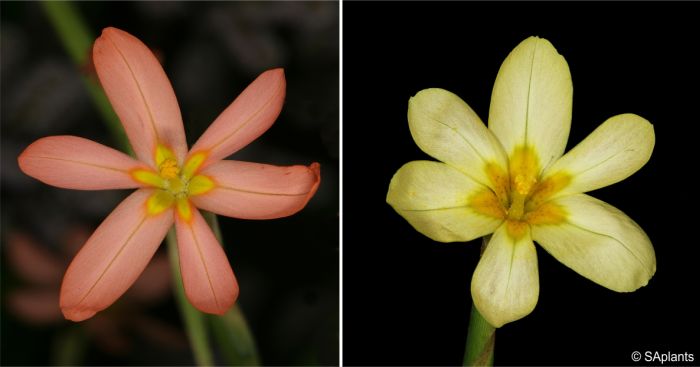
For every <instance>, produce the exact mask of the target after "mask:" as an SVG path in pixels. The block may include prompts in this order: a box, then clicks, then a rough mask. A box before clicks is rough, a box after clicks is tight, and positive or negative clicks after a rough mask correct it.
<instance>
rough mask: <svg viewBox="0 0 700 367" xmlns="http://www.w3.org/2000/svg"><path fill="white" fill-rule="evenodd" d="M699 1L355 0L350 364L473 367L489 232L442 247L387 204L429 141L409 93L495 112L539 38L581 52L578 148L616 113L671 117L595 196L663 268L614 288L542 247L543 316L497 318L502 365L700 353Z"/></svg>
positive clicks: (350, 33) (576, 79)
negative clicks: (515, 66)
mask: <svg viewBox="0 0 700 367" xmlns="http://www.w3.org/2000/svg"><path fill="white" fill-rule="evenodd" d="M698 14H700V3H698V2H694V3H691V2H686V3H679V2H489V3H485V2H408V3H401V4H397V3H393V2H391V3H386V2H384V3H376V2H345V3H344V4H343V17H344V20H343V27H344V29H343V58H344V59H343V74H344V75H343V88H344V90H343V99H344V101H343V105H344V108H343V127H344V128H343V139H344V144H343V157H344V165H343V180H344V182H343V188H344V190H343V262H344V266H343V271H344V274H343V313H344V315H343V317H344V322H343V359H344V362H345V363H346V364H348V365H357V364H361V365H459V364H461V363H462V357H463V353H464V346H465V341H466V335H467V324H468V321H469V312H470V309H471V294H470V283H471V279H472V274H473V272H474V269H475V267H476V264H477V262H478V259H479V248H480V241H473V242H471V243H451V244H442V243H437V242H433V241H431V240H430V239H428V238H427V237H425V236H423V235H421V234H420V233H418V232H417V231H416V230H415V229H413V228H412V227H411V226H410V225H409V224H408V223H407V222H406V221H405V220H404V219H403V218H401V217H400V216H399V215H398V214H397V213H396V212H394V210H393V209H392V208H391V207H390V206H389V205H388V204H386V202H385V198H386V193H387V189H388V187H389V181H390V180H391V177H392V176H393V174H394V173H395V172H396V171H397V170H398V169H399V167H401V166H402V165H403V164H404V163H406V162H409V161H412V160H420V159H429V160H432V159H433V158H431V157H429V156H428V155H426V154H425V153H423V152H422V151H421V150H420V149H419V148H418V147H417V146H416V144H415V143H414V141H413V139H412V138H411V134H410V132H409V129H408V122H407V119H406V112H407V109H408V99H409V97H411V96H413V95H415V94H416V93H417V92H418V91H420V90H422V89H425V88H430V87H440V88H444V89H447V90H450V91H452V92H454V93H456V94H457V95H458V96H460V97H461V98H462V99H464V101H466V102H467V103H468V104H469V105H470V106H471V107H472V108H473V109H474V111H475V112H476V113H477V114H478V115H479V116H480V117H481V119H482V120H483V121H484V122H486V121H487V118H488V110H489V103H490V99H491V90H492V88H493V83H494V80H495V78H496V74H497V73H498V69H499V68H500V66H501V63H502V62H503V60H504V59H505V58H506V56H507V55H508V53H509V52H510V51H511V50H512V49H513V48H514V47H515V46H516V45H518V44H519V43H520V42H521V41H523V40H524V39H525V38H527V37H529V36H532V35H537V36H540V37H544V38H546V39H548V40H549V41H551V42H552V43H553V44H554V46H555V47H556V48H557V50H558V51H559V53H561V54H562V55H563V56H564V57H565V58H566V60H567V61H568V63H569V66H570V69H571V74H572V78H573V86H574V96H573V120H572V126H571V134H570V138H569V144H568V148H567V149H570V148H571V147H573V146H574V145H575V144H577V143H578V142H580V141H581V140H582V139H583V138H585V137H586V136H587V135H588V134H590V133H591V132H592V131H593V130H594V129H595V128H596V127H597V126H598V125H600V124H601V123H603V121H605V120H606V119H607V118H609V117H612V116H614V115H616V114H620V113H626V112H633V113H636V114H639V115H641V116H643V117H645V118H646V119H648V120H649V121H651V123H652V124H654V129H655V132H656V147H655V149H654V153H653V155H652V157H651V160H650V161H649V162H648V163H647V164H646V166H644V167H643V168H642V169H641V170H639V171H638V172H637V173H635V174H634V175H633V176H632V177H630V178H629V179H626V180H624V181H622V182H620V183H617V184H615V185H612V186H609V187H605V188H602V189H600V190H597V191H595V192H592V193H591V195H592V196H594V197H596V198H599V199H602V200H604V201H606V202H608V203H610V204H611V205H613V206H616V207H618V208H620V209H621V210H622V211H624V212H625V213H627V214H628V215H629V216H630V217H631V218H633V219H634V220H635V221H636V222H637V223H639V225H640V226H641V227H642V228H643V229H644V230H645V231H646V232H647V234H648V235H649V237H650V238H651V241H652V243H653V245H654V248H655V250H656V257H657V264H658V266H657V271H656V275H654V277H653V278H652V279H651V280H650V282H649V284H648V285H647V286H646V287H644V288H641V289H639V290H638V291H636V292H634V293H627V294H625V293H616V292H613V291H611V290H608V289H606V288H604V287H601V286H599V285H597V284H595V283H593V282H591V281H589V280H587V279H585V278H584V277H582V276H580V275H578V274H577V273H575V272H574V271H572V270H570V269H568V268H567V267H566V266H564V265H562V264H561V263H559V262H558V261H557V260H555V259H554V258H553V257H552V256H550V255H549V254H547V252H546V251H544V250H543V249H542V248H541V247H539V246H537V255H538V259H539V275H540V296H539V302H538V304H537V307H536V308H535V310H534V312H532V313H531V314H530V315H528V316H526V317H525V318H523V319H522V320H519V321H516V322H513V323H511V324H507V325H505V326H504V327H503V328H501V329H499V330H498V331H497V332H496V346H495V363H496V364H497V365H642V364H661V363H660V361H658V360H657V361H655V362H645V361H644V360H642V361H641V362H639V363H635V362H634V361H633V360H632V359H631V357H630V356H631V353H632V352H633V351H639V352H641V353H644V352H645V351H652V352H653V351H658V352H660V353H667V352H672V353H684V352H688V353H694V356H695V357H694V362H692V363H688V362H686V363H682V362H677V363H674V364H676V365H689V364H695V365H697V364H698V361H699V360H700V341H699V340H698V332H697V331H698V329H699V327H700V317H699V316H698V315H699V314H698V310H699V309H700V304H698V301H697V297H695V294H696V293H697V289H698V286H697V282H698V270H697V269H698V259H700V250H699V248H700V246H699V244H698V240H697V237H698V236H697V234H695V232H694V231H695V230H696V229H697V228H698V223H697V220H698V219H697V218H698V215H697V206H698V196H697V195H696V194H697V193H696V191H697V185H698V181H697V179H696V178H695V177H696V173H695V171H696V170H697V162H696V159H697V157H698V153H697V149H698V146H699V145H700V144H699V140H698V139H699V137H700V135H699V133H700V128H699V127H698V122H699V118H698V116H699V114H698V109H697V106H698V101H699V100H700V89H698V85H700V72H699V71H698V57H697V46H698V37H699V35H700V33H699V31H698V23H697V17H698Z"/></svg>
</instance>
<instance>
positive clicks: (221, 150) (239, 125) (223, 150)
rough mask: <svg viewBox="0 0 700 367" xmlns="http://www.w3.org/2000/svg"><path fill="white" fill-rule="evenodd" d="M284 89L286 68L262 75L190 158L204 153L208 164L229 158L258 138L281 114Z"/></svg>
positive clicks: (211, 128) (208, 132) (209, 129)
mask: <svg viewBox="0 0 700 367" xmlns="http://www.w3.org/2000/svg"><path fill="white" fill-rule="evenodd" d="M285 88H286V82H285V79H284V70H283V69H273V70H268V71H266V72H264V73H262V74H260V76H259V77H258V78H257V79H255V81H253V83H251V84H250V85H249V86H248V88H246V89H245V90H244V91H243V92H242V93H241V94H240V95H239V96H238V97H237V98H236V99H235V100H234V101H233V103H231V105H229V106H228V107H227V108H226V109H225V110H224V112H222V113H221V115H219V117H217V118H216V120H215V121H214V122H213V123H212V124H211V126H209V128H208V129H207V130H206V131H205V132H204V134H202V137H200V138H199V140H198V141H197V142H196V143H195V144H194V146H193V147H192V150H191V152H192V153H191V154H190V155H192V154H195V153H199V152H202V151H203V152H205V154H207V161H206V163H204V165H206V164H209V163H212V162H215V161H217V160H220V159H223V158H226V157H228V156H229V155H231V154H233V153H235V152H236V151H238V150H240V149H241V148H243V147H245V146H246V145H248V144H249V143H250V142H252V141H253V140H255V139H257V138H258V137H259V136H260V135H262V134H263V133H264V132H265V131H267V129H269V128H270V126H272V124H273V123H274V122H275V120H276V119H277V116H278V115H279V114H280V111H281V110H282V104H283V103H284V95H285ZM203 167H204V166H202V168H203Z"/></svg>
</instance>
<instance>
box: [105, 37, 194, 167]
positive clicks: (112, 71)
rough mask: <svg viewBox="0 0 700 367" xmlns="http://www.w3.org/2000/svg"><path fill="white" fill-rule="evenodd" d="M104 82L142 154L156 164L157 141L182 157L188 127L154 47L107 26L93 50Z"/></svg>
mask: <svg viewBox="0 0 700 367" xmlns="http://www.w3.org/2000/svg"><path fill="white" fill-rule="evenodd" d="M92 53H93V59H94V61H95V69H96V70H97V75H98V77H99V78H100V82H101V83H102V87H103V88H104V89H105V92H106V93H107V97H109V101H110V102H111V103H112V107H114V111H115V112H116V113H117V115H119V119H120V120H121V122H122V124H123V125H124V129H125V130H126V134H127V136H128V137H129V141H130V142H131V146H132V147H133V148H134V152H136V155H137V156H138V158H139V159H140V160H142V161H144V162H146V163H148V164H150V165H152V166H154V167H155V163H154V162H155V152H156V147H157V145H158V144H163V145H165V146H167V147H168V148H170V149H171V150H173V151H174V152H175V154H176V156H177V157H178V159H179V161H180V162H182V161H183V159H184V157H185V155H186V154H187V142H186V141H185V130H184V127H183V126H182V116H181V115H180V107H179V106H178V104H177V99H176V98H175V92H174V91H173V87H172V85H171V84H170V81H169V80H168V77H167V76H166V75H165V72H164V71H163V68H162V67H161V65H160V63H159V62H158V60H157V59H156V57H155V56H154V55H153V53H152V52H151V50H150V49H149V48H148V47H147V46H146V45H144V44H143V43H142V42H141V41H139V40H138V38H136V37H134V36H132V35H130V34H129V33H126V32H124V31H122V30H119V29H116V28H111V27H109V28H105V29H104V30H103V31H102V35H101V36H100V37H99V38H98V39H97V40H96V41H95V46H94V47H93V50H92Z"/></svg>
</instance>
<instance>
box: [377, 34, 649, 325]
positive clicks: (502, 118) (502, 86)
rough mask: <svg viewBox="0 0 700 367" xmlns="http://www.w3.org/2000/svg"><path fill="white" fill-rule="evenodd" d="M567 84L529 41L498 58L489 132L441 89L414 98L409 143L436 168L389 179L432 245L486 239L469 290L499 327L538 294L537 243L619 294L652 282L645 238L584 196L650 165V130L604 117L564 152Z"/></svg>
mask: <svg viewBox="0 0 700 367" xmlns="http://www.w3.org/2000/svg"><path fill="white" fill-rule="evenodd" d="M572 93H573V87H572V83H571V74H570V72H569V67H568V65H567V63H566V60H564V58H563V57H562V56H561V55H559V54H558V53H557V51H556V49H555V48H554V46H552V44H551V43H550V42H549V41H547V40H545V39H542V38H537V37H530V38H528V39H526V40H525V41H523V42H522V43H520V44H519V45H518V46H517V47H516V48H515V49H514V50H513V51H512V52H511V53H510V55H508V57H507V58H506V60H505V61H504V62H503V65H502V66H501V69H500V70H499V72H498V76H497V77H496V83H495V85H494V88H493V94H492V96H491V107H490V111H489V124H488V128H487V127H486V126H485V125H484V124H483V123H482V122H481V120H480V119H479V117H478V116H477V115H476V114H475V113H474V111H472V109H471V108H469V106H468V105H467V104H466V103H465V102H464V101H462V100H461V99H460V98H459V97H457V96H456V95H454V94H452V93H450V92H448V91H446V90H443V89H426V90H422V91H420V92H419V93H418V94H416V96H414V97H413V98H411V99H410V100H409V105H408V123H409V128H410V130H411V135H412V136H413V139H414V140H415V142H416V144H417V145H418V146H419V147H420V148H421V149H422V150H423V151H424V152H426V153H427V154H429V155H430V156H432V157H434V158H436V159H438V160H439V161H441V162H434V161H414V162H409V163H407V164H405V165H404V166H403V167H401V168H400V169H399V170H398V172H396V174H395V175H394V177H393V178H392V180H391V184H390V186H389V193H388V194H387V202H388V203H389V204H390V205H391V206H392V207H393V208H394V209H395V210H396V211H397V212H398V213H399V214H400V215H401V216H402V217H404V218H405V219H406V220H407V221H408V222H409V223H410V224H411V225H412V226H413V227H414V228H415V229H416V230H418V231H419V232H421V233H423V234H424V235H426V236H428V237H430V238H431V239H433V240H435V241H439V242H455V241H471V240H473V239H476V238H479V237H482V236H488V235H491V236H489V237H487V238H486V241H488V245H487V247H486V249H485V251H484V253H483V255H482V257H481V260H480V261H479V264H478V265H477V267H476V270H475V271H474V276H473V278H472V284H471V293H472V298H473V300H474V304H475V305H476V307H477V309H478V310H479V312H480V313H481V314H482V315H483V316H484V318H485V319H486V320H487V321H488V322H489V323H491V324H492V325H493V326H495V327H500V326H502V325H503V324H506V323H508V322H511V321H515V320H518V319H520V318H522V317H524V316H526V315H527V314H529V313H530V312H532V310H533V309H534V308H535V305H536V304H537V298H538V296H539V277H538V273H537V254H536V251H535V246H534V243H533V241H537V243H539V244H540V246H542V247H543V248H544V249H545V250H546V251H547V252H549V253H550V254H551V255H552V256H554V257H555V258H556V259H557V260H559V261H560V262H562V263H563V264H564V265H566V266H568V267H569V268H571V269H573V270H574V271H576V272H577V273H579V274H581V275H583V276H584V277H586V278H588V279H590V280H592V281H594V282H596V283H598V284H600V285H602V286H604V287H606V288H609V289H612V290H614V291H618V292H631V291H634V290H636V289H638V288H639V287H642V286H644V285H646V284H647V282H648V281H649V279H650V278H651V277H652V276H653V275H654V272H655V271H656V258H655V255H654V249H653V247H652V245H651V242H650V240H649V238H648V237H647V235H646V234H645V233H644V231H643V230H642V229H641V228H640V227H639V226H638V225H637V224H636V223H635V222H634V221H633V220H632V219H630V218H629V217H628V216H626V215H625V214H624V213H623V212H621V211H620V210H618V209H616V208H614V207H613V206H611V205H609V204H607V203H605V202H602V201H600V200H597V199H595V198H593V197H591V196H588V195H585V194H583V193H584V192H587V191H591V190H595V189H598V188H601V187H604V186H608V185H611V184H613V183H616V182H619V181H621V180H623V179H625V178H627V177H629V176H630V175H631V174H633V173H634V172H636V171H637V170H638V169H640V168H641V167H642V166H643V165H644V164H645V163H646V162H647V161H648V160H649V158H650V157H651V152H652V150H653V148H654V129H653V127H652V125H651V124H650V123H649V122H648V121H647V120H645V119H644V118H642V117H640V116H637V115H634V114H622V115H617V116H614V117H611V118H609V119H608V120H607V121H605V122H604V123H603V124H602V125H600V126H599V127H598V128H597V129H596V130H595V131H593V133H591V134H590V135H589V136H588V137H587V138H586V139H584V140H583V141H582V142H581V143H579V144H578V145H577V146H576V147H574V148H573V149H571V150H570V151H569V152H568V153H566V154H564V148H565V147H566V141H567V139H568V136H569V129H570V126H571V103H572Z"/></svg>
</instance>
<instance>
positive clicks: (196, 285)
mask: <svg viewBox="0 0 700 367" xmlns="http://www.w3.org/2000/svg"><path fill="white" fill-rule="evenodd" d="M193 214H194V215H193V216H192V217H191V219H190V220H189V221H186V220H183V219H182V218H181V216H179V215H177V216H176V219H175V228H176V230H177V248H178V253H179V255H180V271H181V272H182V282H183V285H184V286H185V294H186V295H187V298H188V299H189V300H190V302H191V303H192V304H193V305H194V306H195V307H196V308H197V309H198V310H200V311H202V312H207V313H213V314H217V315H222V314H223V313H225V312H226V311H227V310H228V309H229V308H230V307H231V306H232V305H233V303H234V302H235V301H236V298H237V297H238V282H237V281H236V277H235V276H234V275H233V271H232V270H231V265H229V262H228V259H227V258H226V253H225V252H224V249H223V248H222V247H221V245H220V244H219V241H217V240H216V237H215V236H214V233H213V232H212V231H211V228H209V225H208V224H207V222H205V221H204V218H203V217H202V215H201V214H200V213H199V210H197V209H196V208H193Z"/></svg>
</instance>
